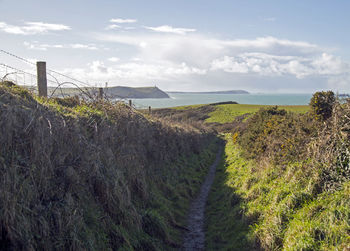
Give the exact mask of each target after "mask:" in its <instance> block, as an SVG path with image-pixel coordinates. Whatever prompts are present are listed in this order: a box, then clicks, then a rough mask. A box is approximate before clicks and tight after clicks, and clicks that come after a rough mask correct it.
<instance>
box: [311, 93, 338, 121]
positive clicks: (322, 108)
mask: <svg viewBox="0 0 350 251" xmlns="http://www.w3.org/2000/svg"><path fill="white" fill-rule="evenodd" d="M334 103H335V96H334V92H332V91H327V92H325V91H322V92H316V93H315V94H314V95H313V96H312V98H311V100H310V106H311V109H312V112H313V114H314V115H315V118H316V119H321V120H327V119H328V118H330V117H331V116H332V109H333V105H334Z"/></svg>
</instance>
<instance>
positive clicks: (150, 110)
mask: <svg viewBox="0 0 350 251" xmlns="http://www.w3.org/2000/svg"><path fill="white" fill-rule="evenodd" d="M151 113H152V107H150V106H149V107H148V114H149V115H151Z"/></svg>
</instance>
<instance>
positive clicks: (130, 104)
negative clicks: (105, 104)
mask: <svg viewBox="0 0 350 251" xmlns="http://www.w3.org/2000/svg"><path fill="white" fill-rule="evenodd" d="M129 106H130V107H131V106H132V101H131V99H129Z"/></svg>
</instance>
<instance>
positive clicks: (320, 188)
mask: <svg viewBox="0 0 350 251" xmlns="http://www.w3.org/2000/svg"><path fill="white" fill-rule="evenodd" d="M327 112H328V113H329V109H328V110H327ZM315 115H318V114H315V113H309V114H305V115H296V114H292V113H287V112H286V111H283V110H282V111H281V110H278V109H276V108H270V109H264V110H261V111H259V112H257V113H256V114H255V115H253V116H252V117H251V118H249V119H248V120H247V121H245V122H243V123H242V124H241V125H240V126H239V127H237V128H236V129H235V130H234V131H233V132H232V133H231V134H227V135H226V140H227V146H226V160H225V163H224V165H223V166H222V168H221V169H220V172H219V175H218V177H217V179H216V181H215V184H214V187H215V188H216V189H214V190H213V191H212V193H211V195H210V207H209V210H208V214H207V217H208V225H207V228H208V237H209V238H208V240H207V246H208V248H209V249H213V250H215V249H220V250H242V249H246V250H251V249H258V248H261V249H264V250H343V249H344V250H346V249H348V248H350V237H349V236H350V228H349V226H350V221H349V215H350V193H349V188H350V182H349V181H350V173H349V170H350V161H349V159H350V154H349V140H350V134H349V129H348V128H349V115H350V103H349V102H348V103H337V102H335V103H334V104H332V109H331V115H329V116H328V118H321V117H320V116H315ZM320 118H321V119H320ZM215 222H216V223H217V224H214V223H215ZM242 243H243V244H242Z"/></svg>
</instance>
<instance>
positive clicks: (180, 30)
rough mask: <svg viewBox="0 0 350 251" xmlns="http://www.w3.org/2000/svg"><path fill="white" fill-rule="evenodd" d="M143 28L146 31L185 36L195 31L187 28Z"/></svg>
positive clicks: (164, 26) (165, 26) (163, 26)
mask: <svg viewBox="0 0 350 251" xmlns="http://www.w3.org/2000/svg"><path fill="white" fill-rule="evenodd" d="M144 28H146V29H148V30H152V31H156V32H165V33H174V34H180V35H185V34H186V33H188V32H194V31H196V30H195V29H188V28H174V27H171V26H169V25H162V26H158V27H148V26H144Z"/></svg>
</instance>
